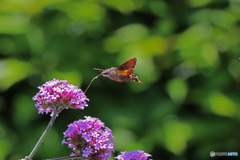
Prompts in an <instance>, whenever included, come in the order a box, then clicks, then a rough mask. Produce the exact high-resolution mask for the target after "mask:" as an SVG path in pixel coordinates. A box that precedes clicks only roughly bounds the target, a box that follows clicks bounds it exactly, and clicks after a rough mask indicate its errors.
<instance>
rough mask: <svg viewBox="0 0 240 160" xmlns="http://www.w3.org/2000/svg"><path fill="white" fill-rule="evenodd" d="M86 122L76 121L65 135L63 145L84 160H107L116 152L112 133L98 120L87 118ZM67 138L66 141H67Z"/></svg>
mask: <svg viewBox="0 0 240 160" xmlns="http://www.w3.org/2000/svg"><path fill="white" fill-rule="evenodd" d="M84 118H85V119H84V120H81V119H80V120H78V121H74V122H73V123H71V124H69V125H68V129H67V130H66V131H65V132H64V133H63V134H64V140H63V143H65V144H68V147H69V148H72V149H73V151H74V153H72V154H71V155H75V156H77V155H79V156H81V157H83V158H88V159H94V160H95V159H96V160H107V159H108V158H110V157H111V153H112V152H113V151H114V148H113V145H114V142H113V141H112V140H110V139H112V138H113V136H112V131H111V129H109V128H108V127H105V125H104V123H103V122H101V121H100V120H99V119H98V118H93V117H90V116H85V117H84ZM65 138H67V139H66V141H65Z"/></svg>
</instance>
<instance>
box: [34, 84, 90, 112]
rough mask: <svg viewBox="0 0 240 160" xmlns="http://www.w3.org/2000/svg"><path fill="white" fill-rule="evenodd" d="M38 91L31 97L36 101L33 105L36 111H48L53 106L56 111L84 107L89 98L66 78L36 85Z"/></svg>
mask: <svg viewBox="0 0 240 160" xmlns="http://www.w3.org/2000/svg"><path fill="white" fill-rule="evenodd" d="M38 89H39V92H38V93H37V94H36V95H35V96H34V97H33V100H35V101H37V102H36V104H35V106H36V107H37V108H38V113H41V114H43V113H46V114H47V113H49V112H52V111H53V109H54V108H57V112H58V113H59V112H61V111H62V110H63V109H65V108H66V109H68V108H72V109H84V107H87V106H88V104H87V102H86V101H89V99H88V98H87V97H86V95H85V94H84V93H83V91H82V90H81V89H79V88H78V87H77V86H74V85H72V84H67V80H58V79H53V80H51V81H48V82H46V83H45V84H43V85H42V86H39V87H38Z"/></svg>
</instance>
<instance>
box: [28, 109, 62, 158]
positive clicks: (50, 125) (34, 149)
mask: <svg viewBox="0 0 240 160" xmlns="http://www.w3.org/2000/svg"><path fill="white" fill-rule="evenodd" d="M57 113H58V112H57V109H54V110H53V112H52V118H51V120H50V121H49V123H48V126H47V128H46V129H45V131H44V132H43V134H42V136H41V137H40V138H39V140H38V142H37V144H36V145H35V147H34V148H33V150H32V152H31V153H30V154H29V156H26V157H25V160H30V159H32V157H33V156H34V155H35V153H36V152H37V150H38V148H39V146H40V145H41V143H42V142H43V140H44V138H45V137H46V135H47V133H48V132H49V131H50V129H51V128H52V125H53V123H54V121H55V119H56V117H57Z"/></svg>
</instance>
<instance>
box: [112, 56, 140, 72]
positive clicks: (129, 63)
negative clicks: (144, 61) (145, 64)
mask: <svg viewBox="0 0 240 160" xmlns="http://www.w3.org/2000/svg"><path fill="white" fill-rule="evenodd" d="M136 63H137V59H136V58H132V59H130V60H128V61H127V62H125V63H123V64H122V65H121V66H119V67H118V68H117V70H120V71H125V70H128V69H131V70H129V71H126V72H131V73H133V70H132V69H133V68H134V67H135V65H136Z"/></svg>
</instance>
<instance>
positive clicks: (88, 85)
mask: <svg viewBox="0 0 240 160" xmlns="http://www.w3.org/2000/svg"><path fill="white" fill-rule="evenodd" d="M99 76H101V74H99V75H97V76H96V77H94V78H93V79H92V80H91V82H90V83H89V85H88V87H87V89H86V90H85V91H84V94H85V93H86V92H87V90H88V88H89V87H90V86H91V84H92V82H93V81H94V80H95V79H97V78H98V77H99Z"/></svg>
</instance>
